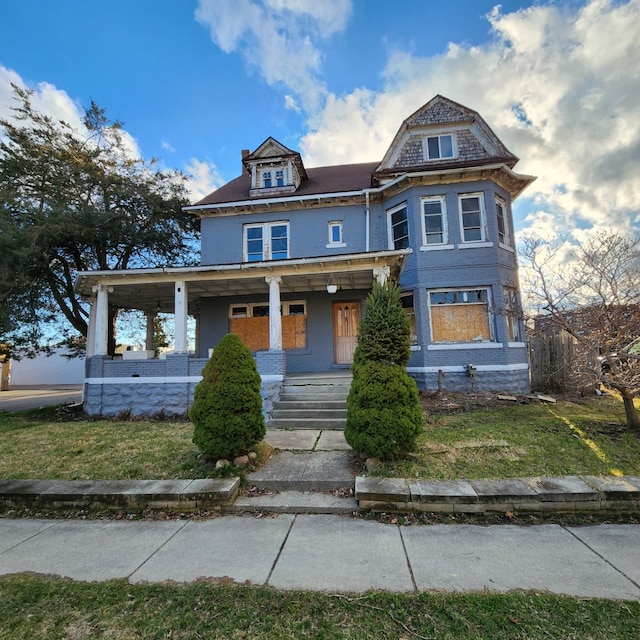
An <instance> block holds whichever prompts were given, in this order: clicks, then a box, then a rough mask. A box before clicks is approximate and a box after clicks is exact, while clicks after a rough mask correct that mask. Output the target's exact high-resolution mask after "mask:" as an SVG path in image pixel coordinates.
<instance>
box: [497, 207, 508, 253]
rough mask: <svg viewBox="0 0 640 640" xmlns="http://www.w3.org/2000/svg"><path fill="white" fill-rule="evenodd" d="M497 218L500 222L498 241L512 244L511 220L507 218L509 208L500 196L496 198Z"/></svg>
mask: <svg viewBox="0 0 640 640" xmlns="http://www.w3.org/2000/svg"><path fill="white" fill-rule="evenodd" d="M496 220H497V223H498V241H499V242H500V244H504V245H506V246H508V247H510V246H511V244H512V243H511V234H510V233H509V221H508V220H507V209H506V206H505V203H504V201H503V200H501V199H500V198H496Z"/></svg>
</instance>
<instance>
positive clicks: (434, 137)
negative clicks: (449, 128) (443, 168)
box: [424, 133, 458, 160]
mask: <svg viewBox="0 0 640 640" xmlns="http://www.w3.org/2000/svg"><path fill="white" fill-rule="evenodd" d="M442 138H451V155H450V156H443V155H442V143H441V140H442ZM429 140H437V141H438V155H437V156H432V155H431V154H430V153H429ZM424 157H425V158H426V159H427V160H450V159H452V158H457V157H458V149H457V144H456V136H455V134H453V133H437V134H434V135H431V136H429V135H428V136H425V138H424Z"/></svg>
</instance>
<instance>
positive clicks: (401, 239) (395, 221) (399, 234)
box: [387, 204, 409, 249]
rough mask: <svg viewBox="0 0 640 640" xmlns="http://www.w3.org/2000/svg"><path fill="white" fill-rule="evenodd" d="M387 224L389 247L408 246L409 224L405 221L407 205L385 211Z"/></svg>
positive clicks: (402, 247) (401, 247)
mask: <svg viewBox="0 0 640 640" xmlns="http://www.w3.org/2000/svg"><path fill="white" fill-rule="evenodd" d="M387 218H388V224H389V248H390V249H406V248H407V247H408V246H409V224H408V222H407V205H406V204H402V205H400V206H399V207H395V208H394V209H390V210H389V211H387Z"/></svg>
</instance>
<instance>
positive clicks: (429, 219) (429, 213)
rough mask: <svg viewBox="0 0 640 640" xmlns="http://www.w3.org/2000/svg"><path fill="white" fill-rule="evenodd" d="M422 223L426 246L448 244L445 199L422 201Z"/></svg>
mask: <svg viewBox="0 0 640 640" xmlns="http://www.w3.org/2000/svg"><path fill="white" fill-rule="evenodd" d="M422 222H423V231H424V244H425V245H431V244H446V243H447V213H446V207H445V201H444V198H443V197H441V196H436V197H433V198H423V199H422Z"/></svg>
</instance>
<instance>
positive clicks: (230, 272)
mask: <svg viewBox="0 0 640 640" xmlns="http://www.w3.org/2000/svg"><path fill="white" fill-rule="evenodd" d="M408 253H409V251H408V250H401V251H379V252H369V253H357V254H348V255H344V256H331V257H325V258H305V259H294V260H278V261H272V262H256V263H242V264H232V265H211V266H202V267H164V268H160V269H129V270H123V271H84V272H81V273H80V274H78V278H77V280H76V284H75V290H76V292H77V293H79V294H80V295H81V296H84V297H87V298H90V297H92V296H94V295H95V294H94V287H96V286H97V285H101V286H104V287H109V288H111V289H112V291H110V292H109V303H110V304H113V305H115V306H117V307H121V308H124V309H141V310H143V311H160V312H162V313H173V311H174V300H175V282H176V281H180V280H184V281H185V282H186V283H187V295H188V300H189V313H194V312H196V311H197V308H198V304H199V300H200V299H202V298H211V297H219V296H239V295H240V296H250V295H254V294H256V295H261V296H263V297H264V298H265V300H266V299H267V297H268V294H269V285H268V284H267V282H266V280H265V279H266V278H267V277H269V276H280V277H281V279H282V280H281V282H280V292H281V294H288V293H300V294H303V293H308V292H310V291H324V292H325V293H326V290H327V284H328V282H329V277H330V276H331V277H332V278H333V281H334V282H335V284H336V285H338V287H339V288H342V289H344V290H352V289H369V288H370V287H371V284H372V282H373V279H374V275H373V270H374V269H376V268H380V267H385V266H387V267H389V270H390V277H391V279H392V280H397V279H398V277H399V276H400V273H401V271H402V267H403V265H404V261H405V259H406V256H407V255H408ZM327 295H329V294H327Z"/></svg>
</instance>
